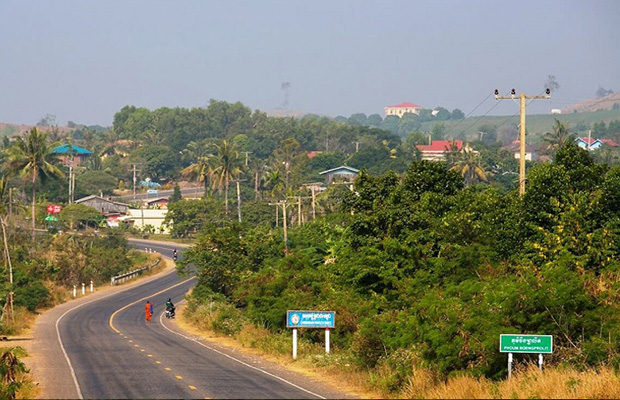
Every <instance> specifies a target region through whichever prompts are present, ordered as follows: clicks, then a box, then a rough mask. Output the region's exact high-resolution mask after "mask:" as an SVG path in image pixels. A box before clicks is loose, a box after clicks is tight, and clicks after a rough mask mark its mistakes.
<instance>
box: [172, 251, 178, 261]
mask: <svg viewBox="0 0 620 400" xmlns="http://www.w3.org/2000/svg"><path fill="white" fill-rule="evenodd" d="M172 259H173V260H174V261H176V260H177V249H174V250H173V251H172Z"/></svg>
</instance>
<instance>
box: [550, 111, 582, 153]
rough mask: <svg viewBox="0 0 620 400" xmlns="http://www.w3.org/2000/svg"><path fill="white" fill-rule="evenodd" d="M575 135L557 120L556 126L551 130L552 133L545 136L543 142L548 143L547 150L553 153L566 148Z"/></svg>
mask: <svg viewBox="0 0 620 400" xmlns="http://www.w3.org/2000/svg"><path fill="white" fill-rule="evenodd" d="M573 138H574V135H573V134H572V133H571V132H570V131H569V129H568V126H566V125H565V124H563V123H561V122H560V121H558V120H557V119H556V120H555V125H553V127H552V128H551V132H547V133H545V134H544V135H543V140H544V141H545V142H547V150H548V151H549V152H553V151H555V150H557V149H559V148H560V147H562V146H564V144H565V143H566V142H569V141H571V140H573Z"/></svg>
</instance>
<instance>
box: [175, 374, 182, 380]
mask: <svg viewBox="0 0 620 400" xmlns="http://www.w3.org/2000/svg"><path fill="white" fill-rule="evenodd" d="M174 377H175V378H177V379H178V380H180V381H182V380H183V377H182V376H181V375H175V376H174Z"/></svg>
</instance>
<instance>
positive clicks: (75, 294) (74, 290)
mask: <svg viewBox="0 0 620 400" xmlns="http://www.w3.org/2000/svg"><path fill="white" fill-rule="evenodd" d="M73 297H77V287H76V286H75V285H73Z"/></svg>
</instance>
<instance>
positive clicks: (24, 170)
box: [5, 128, 64, 241]
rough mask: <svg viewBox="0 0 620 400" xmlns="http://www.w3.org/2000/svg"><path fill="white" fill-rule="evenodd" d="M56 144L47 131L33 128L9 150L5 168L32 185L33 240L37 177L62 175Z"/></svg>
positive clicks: (20, 137)
mask: <svg viewBox="0 0 620 400" xmlns="http://www.w3.org/2000/svg"><path fill="white" fill-rule="evenodd" d="M53 150H54V145H50V144H48V142H47V133H44V132H41V131H39V130H38V129H37V128H32V129H31V130H30V131H29V132H28V133H27V134H25V135H24V136H18V137H17V138H16V140H15V142H14V143H13V145H12V146H11V147H9V148H8V149H7V150H6V151H7V158H6V161H5V168H7V169H8V171H9V173H11V174H19V176H21V177H23V178H25V179H27V180H29V182H30V184H31V185H32V241H34V240H35V222H36V214H35V204H36V183H37V179H39V178H40V179H41V180H45V179H46V178H48V177H51V176H57V177H62V176H64V174H63V172H62V171H61V170H60V168H58V167H57V166H56V165H54V163H53V161H54V160H55V158H56V155H55V154H54V153H53Z"/></svg>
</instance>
